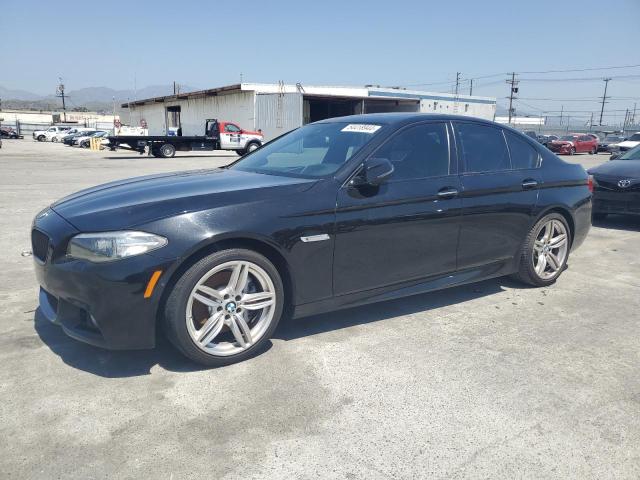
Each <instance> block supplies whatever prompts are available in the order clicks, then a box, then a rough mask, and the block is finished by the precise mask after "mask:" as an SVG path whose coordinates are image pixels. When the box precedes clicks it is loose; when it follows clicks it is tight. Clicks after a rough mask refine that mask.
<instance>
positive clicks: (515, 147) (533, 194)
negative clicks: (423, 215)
mask: <svg viewBox="0 0 640 480" xmlns="http://www.w3.org/2000/svg"><path fill="white" fill-rule="evenodd" d="M454 130H455V134H456V137H455V138H456V147H457V150H458V155H459V156H460V158H461V164H462V166H461V169H462V174H461V176H460V181H461V186H462V193H461V197H462V217H461V229H460V244H459V248H458V269H459V270H463V269H468V268H474V267H478V266H481V265H487V264H490V263H494V262H500V261H503V260H507V259H511V258H513V257H514V255H516V252H517V251H518V249H519V248H520V247H521V245H522V242H523V241H524V239H525V236H526V235H527V232H528V231H529V228H530V227H531V222H532V215H533V210H534V207H535V205H536V202H537V199H538V191H539V188H540V184H541V183H542V178H541V176H540V170H539V169H538V166H539V153H538V151H537V149H536V148H534V147H533V146H532V145H531V143H529V140H528V139H526V138H525V137H524V136H521V135H519V134H517V133H513V132H511V131H508V130H503V129H502V128H500V127H498V126H493V125H489V124H481V123H479V122H468V123H467V122H455V123H454Z"/></svg>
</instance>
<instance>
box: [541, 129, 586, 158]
mask: <svg viewBox="0 0 640 480" xmlns="http://www.w3.org/2000/svg"><path fill="white" fill-rule="evenodd" d="M547 148H549V150H551V151H552V152H554V153H557V154H560V155H573V154H575V153H592V154H595V153H597V152H598V140H596V139H595V138H593V137H592V136H591V135H585V134H582V133H572V134H570V135H563V136H562V137H560V138H559V139H558V140H554V141H553V142H550V143H549V144H548V145H547Z"/></svg>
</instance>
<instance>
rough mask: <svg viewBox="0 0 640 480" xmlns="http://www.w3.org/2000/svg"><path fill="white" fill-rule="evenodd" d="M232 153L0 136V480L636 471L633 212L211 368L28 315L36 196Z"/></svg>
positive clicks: (39, 204)
mask: <svg viewBox="0 0 640 480" xmlns="http://www.w3.org/2000/svg"><path fill="white" fill-rule="evenodd" d="M233 158H235V157H223V156H219V155H213V156H212V155H203V154H194V155H182V156H176V157H175V158H173V159H156V158H154V157H147V156H139V155H137V154H131V153H125V152H117V153H111V152H91V151H87V150H80V149H77V148H71V147H65V146H62V145H59V144H51V143H36V142H33V141H31V140H16V141H10V140H7V141H5V142H4V144H3V148H2V149H1V150H0V172H1V174H0V183H1V184H2V187H1V188H2V193H1V195H2V197H1V198H2V202H1V203H0V228H1V231H2V236H1V237H0V250H1V251H2V257H1V258H2V260H1V262H2V263H1V268H0V301H1V305H2V307H1V308H0V345H1V346H0V365H1V368H0V472H1V476H2V477H3V478H32V479H51V478H84V479H86V478H154V479H155V478H173V479H180V478H205V477H206V478H229V479H235V478H238V479H240V478H243V479H244V478H283V479H284V478H287V479H292V478H329V479H331V478H336V479H339V478H349V479H356V478H366V479H376V478H493V479H495V478H508V479H512V478H532V479H539V478H563V479H566V478H580V479H584V478H629V479H637V478H640V375H639V373H638V365H639V363H640V219H634V218H624V217H611V219H610V220H608V221H607V222H603V223H600V224H597V225H596V226H594V227H593V228H592V230H591V232H590V235H589V237H588V238H587V240H586V241H585V243H584V245H583V246H582V247H581V248H580V249H578V250H577V251H575V252H573V253H572V255H571V257H570V259H569V269H568V270H567V271H566V272H564V274H563V275H562V276H561V277H560V279H559V281H558V282H557V283H556V284H555V285H553V286H551V287H549V288H542V289H532V288H525V287H523V286H522V285H520V284H518V283H516V282H514V281H512V280H510V279H507V278H500V279H496V280H490V281H485V282H482V283H479V284H474V285H468V286H464V287H458V288H453V289H449V290H445V291H441V292H435V293H430V294H426V295H420V296H415V297H411V298H406V299H403V300H397V301H393V302H388V303H382V304H375V305H370V306H366V307H361V308H357V309H351V310H345V311H341V312H337V313H331V314H326V315H321V316H315V317H311V318H306V319H300V320H297V321H285V322H282V323H281V324H280V326H279V327H278V330H277V331H276V334H275V337H274V338H273V340H272V341H271V345H270V348H268V349H267V350H266V351H265V352H264V353H262V354H261V355H259V356H257V357H255V358H253V359H251V360H248V361H245V362H243V363H240V364H237V365H232V366H228V367H224V368H219V369H212V370H207V369H203V368H200V367H198V366H197V365H194V364H192V363H190V362H189V361H187V360H186V359H184V358H183V357H182V356H181V355H180V354H178V353H176V352H175V351H174V350H173V349H172V348H171V347H170V346H169V345H168V344H167V343H166V342H165V341H161V343H160V345H159V347H158V348H157V349H156V350H152V351H138V352H109V351H103V350H100V349H97V348H93V347H91V346H87V345H84V344H81V343H79V342H77V341H74V340H72V339H70V338H68V337H66V336H65V335H64V334H63V333H62V331H61V330H60V329H59V328H58V327H56V326H54V325H50V324H48V323H47V322H46V320H44V319H42V318H41V317H40V316H39V315H38V314H37V312H36V307H37V292H38V287H37V284H36V281H35V276H34V274H33V268H32V259H31V258H30V257H28V256H22V254H23V252H25V251H29V250H30V244H29V227H30V223H31V220H32V218H33V216H34V215H35V214H36V213H37V212H38V211H40V210H41V209H42V208H44V207H45V206H47V205H48V204H49V203H51V202H52V201H54V200H56V199H58V198H60V197H62V196H63V195H66V194H68V193H71V192H73V191H76V190H79V189H81V188H85V187H89V186H91V185H95V184H98V183H103V182H107V181H111V180H115V179H118V178H124V177H129V176H136V175H145V174H150V173H156V172H165V171H173V170H183V169H185V170H186V169H199V168H208V167H212V166H219V165H224V164H225V163H227V162H229V161H231V160H232V159H233ZM564 158H565V159H567V160H568V161H572V162H580V163H582V164H583V165H585V166H587V167H590V166H593V165H597V164H599V163H602V162H604V161H606V160H607V158H608V157H607V156H606V155H596V156H588V155H577V156H575V157H570V158H567V157H564ZM372 261H374V259H372Z"/></svg>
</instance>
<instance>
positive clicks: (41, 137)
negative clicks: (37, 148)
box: [37, 135, 47, 142]
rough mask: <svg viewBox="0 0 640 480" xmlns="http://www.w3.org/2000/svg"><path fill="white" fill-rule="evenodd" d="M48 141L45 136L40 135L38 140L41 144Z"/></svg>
mask: <svg viewBox="0 0 640 480" xmlns="http://www.w3.org/2000/svg"><path fill="white" fill-rule="evenodd" d="M46 139H47V137H45V136H44V135H38V138H37V140H38V141H39V142H44V141H45V140H46Z"/></svg>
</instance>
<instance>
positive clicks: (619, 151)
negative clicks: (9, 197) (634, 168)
mask: <svg viewBox="0 0 640 480" xmlns="http://www.w3.org/2000/svg"><path fill="white" fill-rule="evenodd" d="M638 145H640V132H636V133H634V134H633V135H631V136H630V137H629V138H627V139H626V140H625V141H624V142H620V143H617V144H615V145H610V146H609V151H610V152H611V160H613V159H615V158H617V157H619V156H621V155H623V154H624V153H625V152H628V151H629V150H631V149H633V148H635V147H637V146H638Z"/></svg>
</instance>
